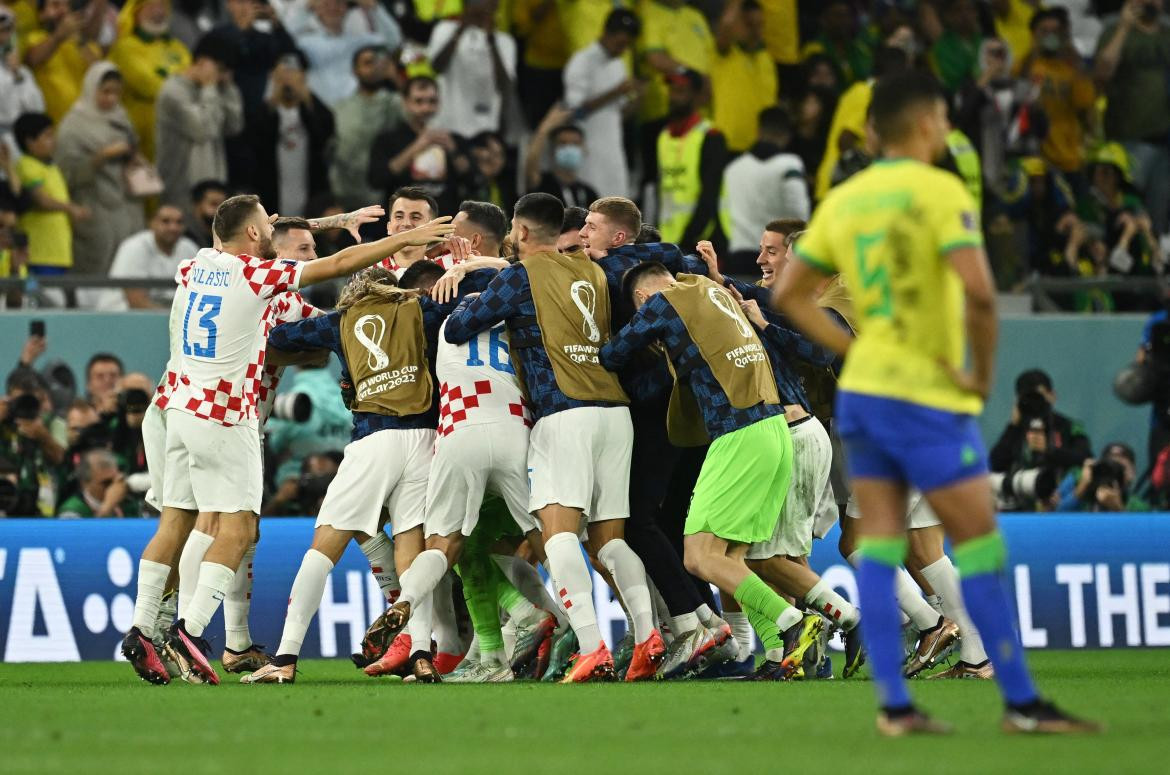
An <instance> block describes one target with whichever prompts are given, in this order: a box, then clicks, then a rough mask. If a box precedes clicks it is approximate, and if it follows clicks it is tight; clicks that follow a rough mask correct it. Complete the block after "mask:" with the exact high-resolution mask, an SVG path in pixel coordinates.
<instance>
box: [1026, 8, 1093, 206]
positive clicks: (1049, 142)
mask: <svg viewBox="0 0 1170 775" xmlns="http://www.w3.org/2000/svg"><path fill="white" fill-rule="evenodd" d="M1031 30H1032V52H1031V53H1030V54H1029V55H1028V56H1027V58H1026V59H1024V61H1023V62H1022V63H1021V65H1020V72H1019V75H1020V78H1022V79H1024V80H1025V81H1030V82H1032V83H1033V84H1035V85H1036V86H1037V87H1038V88H1039V95H1038V99H1037V104H1038V106H1039V107H1040V109H1041V110H1043V111H1044V115H1045V116H1046V118H1047V121H1048V133H1047V135H1046V136H1045V138H1044V143H1043V145H1042V146H1041V153H1042V155H1043V156H1044V158H1045V159H1047V160H1048V161H1049V162H1050V163H1051V164H1052V165H1053V166H1055V167H1056V168H1057V169H1058V170H1060V171H1061V172H1062V173H1064V175H1065V177H1069V176H1078V177H1079V175H1078V174H1079V173H1080V171H1081V167H1082V165H1083V164H1084V154H1083V148H1084V145H1085V136H1086V130H1087V128H1088V126H1089V124H1090V122H1091V121H1092V117H1091V111H1092V108H1093V103H1094V102H1095V101H1096V98H1097V93H1096V89H1094V87H1093V80H1092V78H1091V77H1090V76H1089V73H1088V72H1087V71H1086V70H1085V66H1084V64H1083V63H1082V60H1081V58H1080V55H1078V54H1077V51H1076V49H1075V48H1073V45H1072V38H1071V37H1070V36H1069V21H1068V11H1066V10H1064V9H1063V8H1049V9H1046V10H1043V11H1037V12H1036V14H1035V15H1034V16H1033V17H1032V23H1031ZM1070 181H1071V182H1072V183H1073V188H1074V190H1077V191H1080V190H1083V185H1082V184H1081V182H1080V180H1079V179H1078V178H1077V177H1073V178H1070Z"/></svg>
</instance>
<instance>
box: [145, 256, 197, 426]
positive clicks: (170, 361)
mask: <svg viewBox="0 0 1170 775" xmlns="http://www.w3.org/2000/svg"><path fill="white" fill-rule="evenodd" d="M194 263H195V259H193V258H189V259H187V260H185V261H183V262H181V263H180V264H179V268H178V271H177V273H176V275H175V278H176V280H177V281H178V282H180V283H181V282H182V279H181V278H183V277H185V276H186V275H187V272H189V271H191V265H192V264H194ZM184 302H185V297H184V295H183V294H181V293H176V294H175V297H174V299H172V300H171V314H170V317H169V318H168V320H167V342H168V343H169V345H170V351H169V353H168V355H167V368H166V371H164V372H163V376H162V379H160V380H159V382H158V386H157V387H155V390H154V402H155V403H156V404H157V405H158V407H159V408H160V409H166V408H167V403H168V402H169V401H170V398H171V393H172V392H173V391H174V389H175V385H177V384H178V381H179V367H180V356H181V355H182V352H183V312H184V311H185V310H186V304H185V303H184Z"/></svg>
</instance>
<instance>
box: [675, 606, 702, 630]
mask: <svg viewBox="0 0 1170 775" xmlns="http://www.w3.org/2000/svg"><path fill="white" fill-rule="evenodd" d="M699 621H700V619H699V615H698V614H697V613H695V612H693V611H692V612H691V613H689V614H682V615H681V616H676V617H674V619H673V620H672V621H671V623H670V627H671V629H673V630H674V631H675V632H676V633H678V634H679V635H685V634H687V633H688V632H691V631H693V630H697V629H699V626H700V625H699Z"/></svg>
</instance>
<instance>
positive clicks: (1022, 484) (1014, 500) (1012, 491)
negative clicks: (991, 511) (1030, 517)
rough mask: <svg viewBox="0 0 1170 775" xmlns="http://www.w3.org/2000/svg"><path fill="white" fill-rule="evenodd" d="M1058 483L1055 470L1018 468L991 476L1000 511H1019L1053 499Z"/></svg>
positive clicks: (993, 491)
mask: <svg viewBox="0 0 1170 775" xmlns="http://www.w3.org/2000/svg"><path fill="white" fill-rule="evenodd" d="M1058 483H1059V480H1058V479H1057V471H1056V469H1055V468H1049V467H1047V466H1037V467H1034V468H1016V469H1012V470H1011V471H1009V472H1007V473H1006V474H1002V473H1001V474H991V493H992V495H994V496H995V506H996V508H998V509H999V510H1000V511H1018V510H1022V509H1026V508H1030V507H1031V506H1032V505H1033V504H1035V503H1036V502H1037V501H1043V500H1047V499H1048V498H1050V497H1052V493H1054V492H1056V487H1057V484H1058Z"/></svg>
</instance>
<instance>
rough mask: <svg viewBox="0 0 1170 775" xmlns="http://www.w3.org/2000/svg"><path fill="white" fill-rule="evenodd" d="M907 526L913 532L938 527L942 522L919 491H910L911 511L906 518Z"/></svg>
mask: <svg viewBox="0 0 1170 775" xmlns="http://www.w3.org/2000/svg"><path fill="white" fill-rule="evenodd" d="M906 523H907V526H908V527H909V528H910V529H911V530H918V529H919V528H923V527H937V526H938V525H941V524H942V520H940V519H939V518H938V515H936V514H935V513H934V509H932V508H931V507H930V504H929V503H927V502H926V498H925V497H923V495H922V493H921V492H919V491H918V490H911V491H910V509H909V512H908V515H907V518H906Z"/></svg>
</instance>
